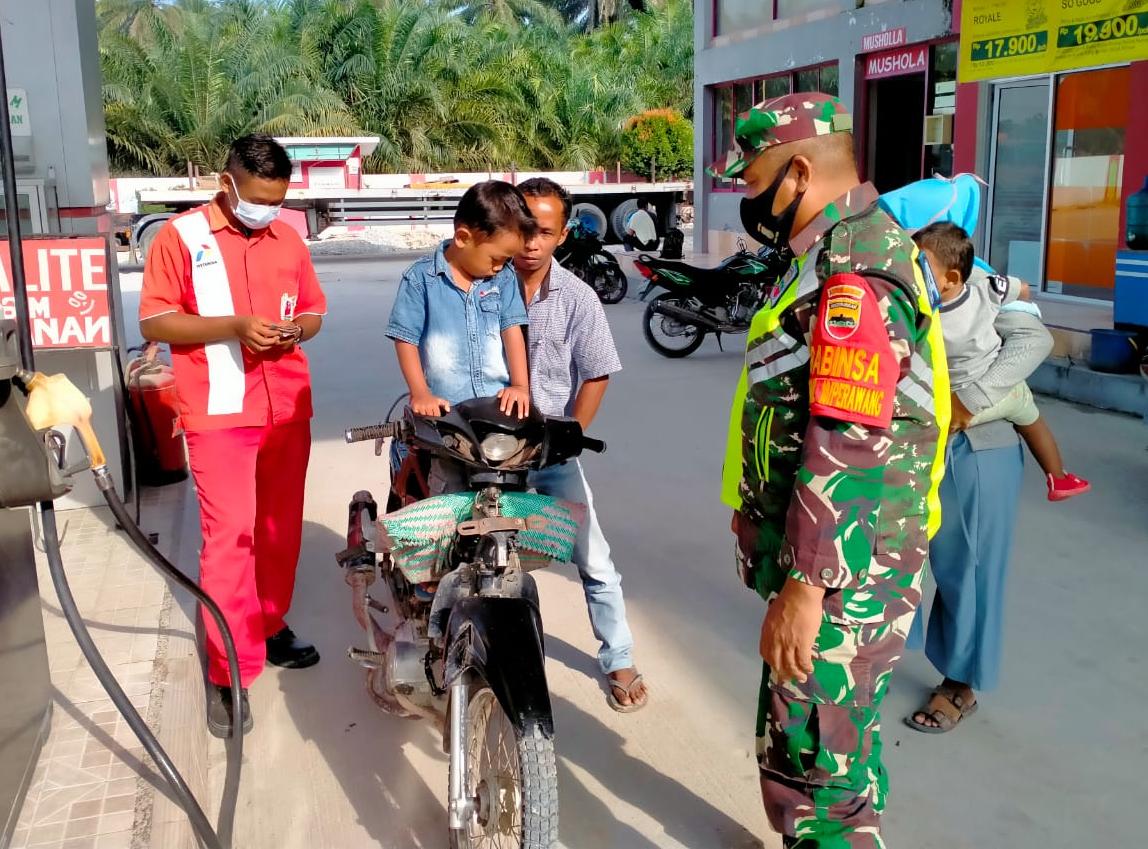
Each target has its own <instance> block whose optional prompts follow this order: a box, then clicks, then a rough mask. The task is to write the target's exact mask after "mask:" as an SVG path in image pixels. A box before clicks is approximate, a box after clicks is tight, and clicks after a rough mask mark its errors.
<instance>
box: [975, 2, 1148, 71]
mask: <svg viewBox="0 0 1148 849" xmlns="http://www.w3.org/2000/svg"><path fill="white" fill-rule="evenodd" d="M1137 59H1148V0H964V4H963V5H962V9H961V61H960V66H959V69H958V74H959V77H960V80H961V82H970V81H972V80H983V79H990V78H999V77H1019V76H1026V75H1028V74H1047V73H1050V72H1053V71H1066V70H1071V69H1073V68H1085V67H1089V66H1092V65H1107V64H1112V63H1116V62H1131V61H1135V60H1137Z"/></svg>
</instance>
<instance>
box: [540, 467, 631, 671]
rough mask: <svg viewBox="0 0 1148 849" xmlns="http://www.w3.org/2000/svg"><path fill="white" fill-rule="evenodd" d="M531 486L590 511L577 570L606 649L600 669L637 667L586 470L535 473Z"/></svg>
mask: <svg viewBox="0 0 1148 849" xmlns="http://www.w3.org/2000/svg"><path fill="white" fill-rule="evenodd" d="M530 485H531V486H532V487H534V488H535V489H536V490H538V492H540V493H543V494H545V495H549V496H552V497H554V498H560V499H563V500H565V501H573V502H575V503H577V504H585V505H586V520H585V521H584V522H583V523H582V527H581V528H580V529H579V531H578V540H577V542H575V544H574V557H573V563H574V565H575V566H577V567H578V576H579V577H580V578H581V579H582V589H583V591H584V592H585V593H586V608H587V610H588V611H589V613H590V626H591V627H592V628H593V629H594V636H595V637H597V638H598V640H599V642H601V643H602V648H601V649H599V650H598V663H599V665H600V666H601V667H602V671H603V672H604V673H606V674H609V673H611V672H616V671H617V670H619V669H627V668H629V667H631V666H633V665H634V661H633V658H632V652H633V648H634V636H633V634H631V633H630V626H629V625H628V624H627V622H626V602H625V599H623V598H622V576H621V575H619V574H618V570H617V568H615V566H614V561H613V560H612V559H611V558H610V544H609V543H608V542H606V537H605V536H604V535H603V534H602V528H601V526H600V525H599V524H598V515H597V513H595V512H594V494H593V493H592V492H591V491H590V486H589V484H587V483H586V476H585V475H583V474H582V466H581V464H580V463H579V462H578V461H577V460H571V461H569V462H568V463H566V464H565V465H562V466H551V467H550V468H548V469H542V470H541V471H538V472H534V473H533V474H532V475H531V476H530Z"/></svg>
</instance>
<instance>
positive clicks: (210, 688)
mask: <svg viewBox="0 0 1148 849" xmlns="http://www.w3.org/2000/svg"><path fill="white" fill-rule="evenodd" d="M241 692H242V693H243V696H242V699H243V733H244V734H246V733H247V732H249V731H250V730H251V729H252V728H254V727H255V717H253V716H252V715H251V703H250V702H248V700H247V690H246V689H243V690H242V691H241ZM232 716H233V712H232V709H231V687H220V686H218V685H216V684H208V685H207V728H208V730H209V731H210V732H211V733H212V734H213V735H214V736H216V737H230V736H231V722H232Z"/></svg>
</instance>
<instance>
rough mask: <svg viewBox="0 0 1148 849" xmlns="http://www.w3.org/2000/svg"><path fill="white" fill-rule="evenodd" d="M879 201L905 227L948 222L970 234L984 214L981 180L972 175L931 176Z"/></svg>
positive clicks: (978, 262) (980, 261)
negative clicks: (982, 210) (982, 213)
mask: <svg viewBox="0 0 1148 849" xmlns="http://www.w3.org/2000/svg"><path fill="white" fill-rule="evenodd" d="M877 202H878V203H879V204H880V205H881V207H882V208H883V209H884V210H885V211H886V212H888V213H889V215H891V216H892V217H893V220H894V221H896V222H897V223H898V224H900V225H901V226H902V227H904V228H905V229H906V230H909V231H913V230H920V229H921V228H922V227H927V226H928V225H930V224H933V223H935V222H937V221H949V222H952V223H953V224H956V225H957V226H958V227H961V228H962V229H963V230H964V231H965V232H966V233H968V234H969V235H970V236H971V235H972V234H973V233H974V232H975V231H976V229H977V219H978V218H979V217H980V213H981V181H980V180H979V179H978V178H977V177H976V176H975V175H973V174H958V175H957V176H955V177H952V178H948V177H930V178H929V179H927V180H918V181H917V182H915V183H910V184H909V185H907V186H904V187H902V188H900V189H896V190H895V191H892V192H886V193H885V194H883V195H881V197H880V198H879V199H878V201H877ZM974 262H975V264H976V265H977V266H979V267H980V268H982V269H984V270H985V271H986V272H988V273H989V274H992V273H994V272H993V270H992V268H990V267H989V264H988V263H987V262H985V261H984V260H983V259H981V258H980V257H977V258H976V260H975V261H974Z"/></svg>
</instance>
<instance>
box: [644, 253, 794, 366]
mask: <svg viewBox="0 0 1148 849" xmlns="http://www.w3.org/2000/svg"><path fill="white" fill-rule="evenodd" d="M737 244H738V251H737V253H735V254H734V255H733V256H729V257H726V258H725V259H724V260H722V262H721V263H720V264H719V265H718V266H716V267H715V268H699V267H697V266H694V265H687V264H686V263H684V262H679V261H677V260H669V259H661V258H658V257H653V256H650V255H649V254H639V256H638V259H637V260H636V261H635V263H634V267H635V268H637V269H638V273H639V274H641V275H642V276H643V277H645V278H646V280H647V281H649V282H648V283H647V284H646V286H645V288H644V289H642V294H641V299H642V300H643V301H644V300H645V299H646V296H647V295H648V294H649V293H650V292H652V291H653V290H654V289H657V288H659V287H660V288H663V289H666V290H667V291H666V292H663V293H662V294H660V295H658V296H657V297H655V298H654V299H653V300H652V301H651V302H650V304H649V306H647V307H646V313H645V316H644V317H643V320H642V330H643V333H644V334H645V336H646V341H647V342H648V343H649V345H650V347H651V348H653V349H654V350H655V351H657V352H658V353H659V354H661V355H662V356H663V357H688V356H689V355H690V354H692V353H693V352H694V351H696V350H697V349H698V348H700V347H701V344H702V342H703V341H705V337H706V334H707V333H713V334H715V335H716V336H717V339H718V345H719V347H720V346H721V337H722V334H723V333H745V332H747V331H748V330H749V323H750V321H751V320H752V319H753V316H754V314H755V313H756V312H757V311H758V310H759V309H761V307H762V305H763V304H764V303H765V299H766V296H767V295H768V294H769V292H770V290H771V288H772V286H773V285H774V283H776V282H777V279H778V278H779V277H780V276H781V275H782V274H784V273H785V269H786V268H787V267H788V265H789V262H788V260H787V259H785V258H784V257H782V256H781V255H779V254H778V253H777V251H775V250H774V249H773V248H770V247H763V248H761V249H760V250H759V251H758V252H757V253H751V252H750V251H749V249H748V248H747V247H746V243H745V241H744V240H743V239H738V243H737Z"/></svg>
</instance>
